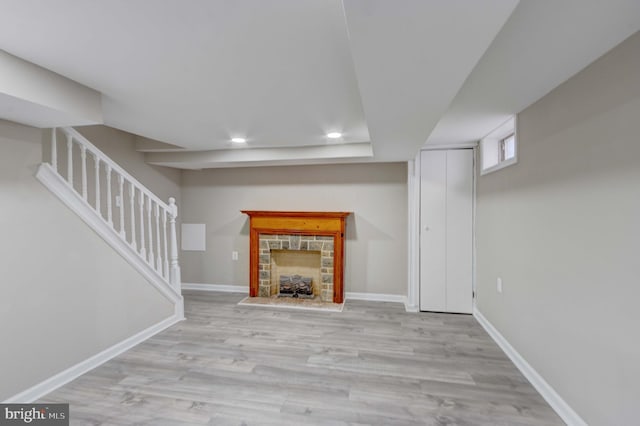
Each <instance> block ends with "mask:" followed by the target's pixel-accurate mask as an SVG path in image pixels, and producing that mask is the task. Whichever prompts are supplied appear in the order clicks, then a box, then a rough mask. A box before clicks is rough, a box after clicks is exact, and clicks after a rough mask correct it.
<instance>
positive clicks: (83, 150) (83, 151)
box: [80, 145, 87, 201]
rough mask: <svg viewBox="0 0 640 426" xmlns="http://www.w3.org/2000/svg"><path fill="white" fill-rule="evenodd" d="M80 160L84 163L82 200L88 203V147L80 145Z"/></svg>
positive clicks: (82, 165)
mask: <svg viewBox="0 0 640 426" xmlns="http://www.w3.org/2000/svg"><path fill="white" fill-rule="evenodd" d="M80 160H81V161H82V164H81V167H80V170H81V177H82V198H83V199H84V200H85V201H87V147H86V146H84V145H80Z"/></svg>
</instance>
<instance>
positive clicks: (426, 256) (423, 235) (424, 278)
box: [420, 151, 447, 312]
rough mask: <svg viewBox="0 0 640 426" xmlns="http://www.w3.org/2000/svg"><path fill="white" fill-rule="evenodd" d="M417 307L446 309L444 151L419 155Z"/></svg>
mask: <svg viewBox="0 0 640 426" xmlns="http://www.w3.org/2000/svg"><path fill="white" fill-rule="evenodd" d="M420 169H421V170H420V205H421V208H420V227H421V232H420V310H422V311H438V312H444V311H445V310H446V302H447V298H446V265H447V264H446V250H445V248H446V235H447V232H446V224H447V220H446V215H447V203H446V201H447V193H446V189H447V185H446V184H447V153H446V151H423V152H422V153H421V158H420Z"/></svg>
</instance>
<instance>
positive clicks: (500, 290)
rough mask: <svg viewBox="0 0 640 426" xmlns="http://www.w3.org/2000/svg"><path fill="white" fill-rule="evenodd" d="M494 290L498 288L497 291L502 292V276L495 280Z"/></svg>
mask: <svg viewBox="0 0 640 426" xmlns="http://www.w3.org/2000/svg"><path fill="white" fill-rule="evenodd" d="M496 290H498V293H502V278H500V277H498V279H497V280H496Z"/></svg>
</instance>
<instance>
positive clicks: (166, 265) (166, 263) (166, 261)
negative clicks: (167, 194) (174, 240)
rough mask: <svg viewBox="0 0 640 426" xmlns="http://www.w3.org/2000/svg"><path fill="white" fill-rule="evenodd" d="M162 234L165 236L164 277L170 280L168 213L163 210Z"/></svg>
mask: <svg viewBox="0 0 640 426" xmlns="http://www.w3.org/2000/svg"><path fill="white" fill-rule="evenodd" d="M162 230H163V232H162V234H163V235H164V277H165V278H166V279H167V280H168V279H169V245H168V244H167V211H166V210H165V209H162Z"/></svg>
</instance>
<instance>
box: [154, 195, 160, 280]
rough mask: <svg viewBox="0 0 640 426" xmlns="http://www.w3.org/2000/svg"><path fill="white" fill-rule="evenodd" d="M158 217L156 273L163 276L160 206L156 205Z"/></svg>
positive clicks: (156, 215) (155, 213)
mask: <svg viewBox="0 0 640 426" xmlns="http://www.w3.org/2000/svg"><path fill="white" fill-rule="evenodd" d="M154 215H155V217H156V271H158V273H159V274H160V275H162V254H161V253H160V205H158V203H156V209H155V210H154Z"/></svg>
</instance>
